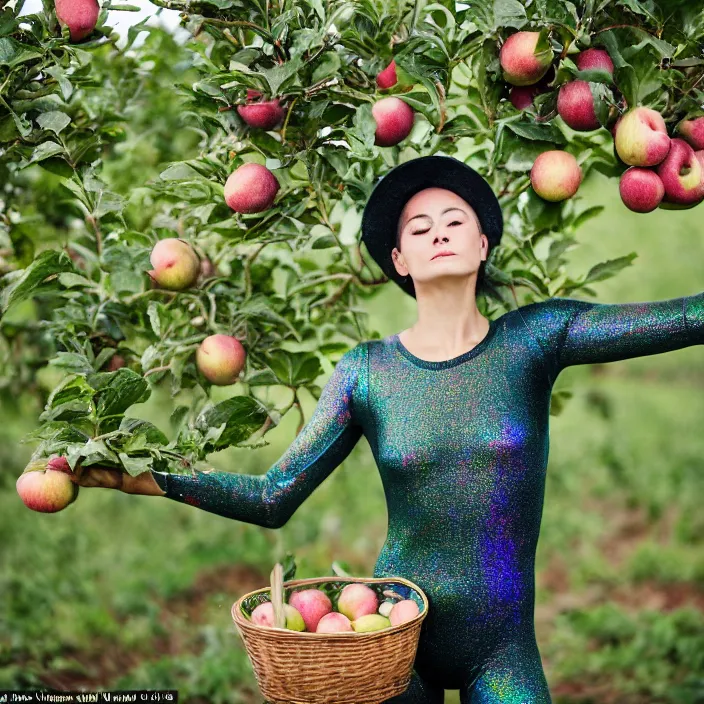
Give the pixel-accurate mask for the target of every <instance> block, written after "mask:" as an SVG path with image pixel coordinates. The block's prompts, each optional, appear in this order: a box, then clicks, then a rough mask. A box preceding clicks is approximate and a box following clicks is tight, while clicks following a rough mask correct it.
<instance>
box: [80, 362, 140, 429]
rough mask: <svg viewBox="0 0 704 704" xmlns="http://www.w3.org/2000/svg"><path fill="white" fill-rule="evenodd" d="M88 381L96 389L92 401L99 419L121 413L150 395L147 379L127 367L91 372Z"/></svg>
mask: <svg viewBox="0 0 704 704" xmlns="http://www.w3.org/2000/svg"><path fill="white" fill-rule="evenodd" d="M89 381H90V383H91V384H93V386H95V388H96V389H97V391H96V393H95V399H94V401H95V408H96V415H97V417H98V418H99V419H101V418H109V417H111V416H116V415H121V414H123V413H124V412H125V411H126V410H127V409H128V408H129V407H130V406H132V405H133V404H135V403H144V402H145V401H146V400H148V399H149V397H150V395H151V389H150V387H149V383H148V382H147V380H146V379H145V378H144V377H143V376H141V375H139V374H137V373H136V372H134V371H132V370H131V369H129V368H128V367H122V368H121V369H118V370H117V371H115V372H98V373H97V374H92V375H91V376H90V377H89Z"/></svg>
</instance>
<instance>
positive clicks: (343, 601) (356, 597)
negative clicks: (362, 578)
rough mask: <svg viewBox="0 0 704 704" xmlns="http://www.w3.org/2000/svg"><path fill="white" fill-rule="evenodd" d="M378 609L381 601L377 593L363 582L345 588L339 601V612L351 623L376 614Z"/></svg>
mask: <svg viewBox="0 0 704 704" xmlns="http://www.w3.org/2000/svg"><path fill="white" fill-rule="evenodd" d="M378 608H379V599H378V598H377V595H376V592H375V591H374V590H373V589H372V588H371V587H368V586H367V585H366V584H362V583H361V582H353V583H352V584H348V585H347V586H345V587H343V588H342V591H341V592H340V596H339V598H338V600H337V610H338V611H339V612H340V613H341V614H344V615H345V616H347V618H348V619H350V621H355V620H357V619H358V618H360V617H361V616H366V615H368V614H374V613H376V610H377V609H378Z"/></svg>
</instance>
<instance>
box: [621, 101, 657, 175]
mask: <svg viewBox="0 0 704 704" xmlns="http://www.w3.org/2000/svg"><path fill="white" fill-rule="evenodd" d="M614 143H615V144H616V151H617V152H618V155H619V157H620V158H621V159H622V161H624V162H625V163H626V164H629V165H630V166H655V165H656V164H659V163H660V162H661V161H662V160H663V159H664V158H665V157H666V156H667V153H668V151H669V150H670V137H669V135H668V134H667V127H666V126H665V120H663V118H662V115H661V114H660V113H659V112H658V111H657V110H653V109H651V108H646V107H643V106H638V107H635V108H633V109H631V110H629V111H628V112H625V113H624V114H623V115H621V118H620V121H619V123H618V128H617V129H616V138H615V139H614Z"/></svg>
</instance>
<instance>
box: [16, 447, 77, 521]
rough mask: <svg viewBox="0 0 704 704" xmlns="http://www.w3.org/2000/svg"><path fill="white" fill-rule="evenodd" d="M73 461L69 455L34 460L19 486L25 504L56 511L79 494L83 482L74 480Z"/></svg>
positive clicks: (34, 508)
mask: <svg viewBox="0 0 704 704" xmlns="http://www.w3.org/2000/svg"><path fill="white" fill-rule="evenodd" d="M72 474H73V472H72V470H71V465H69V463H68V460H67V459H66V458H65V457H52V458H51V459H49V460H47V459H38V460H34V461H32V462H30V463H29V464H28V465H27V466H26V467H25V469H24V472H22V474H21V475H20V476H19V477H18V478H17V482H16V483H15V487H16V489H17V493H18V494H19V495H20V498H21V499H22V501H23V503H24V505H25V506H26V507H27V508H31V509H32V511H39V512H41V513H56V512H57V511H61V510H63V509H65V508H66V507H67V506H68V505H69V504H72V503H73V502H74V501H75V500H76V498H77V497H78V490H79V488H80V487H79V485H78V484H74V482H73V481H72V480H71V475H72Z"/></svg>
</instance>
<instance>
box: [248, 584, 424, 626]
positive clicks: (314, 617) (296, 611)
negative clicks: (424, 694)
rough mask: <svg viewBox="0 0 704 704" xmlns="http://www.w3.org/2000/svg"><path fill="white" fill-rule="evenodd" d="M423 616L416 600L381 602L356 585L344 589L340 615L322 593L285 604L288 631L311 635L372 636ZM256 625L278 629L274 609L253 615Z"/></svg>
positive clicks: (302, 594)
mask: <svg viewBox="0 0 704 704" xmlns="http://www.w3.org/2000/svg"><path fill="white" fill-rule="evenodd" d="M419 612H420V610H419V608H418V604H416V602H415V601H413V599H398V600H397V599H394V598H388V599H386V600H384V601H381V602H380V601H379V597H378V596H377V593H376V592H375V591H374V590H373V589H372V588H371V587H369V586H367V585H366V584H362V583H361V582H353V583H351V584H348V585H346V586H345V587H343V588H342V591H341V592H340V596H339V597H338V600H337V611H335V610H334V609H333V604H332V601H331V600H330V598H329V597H328V595H327V594H326V593H325V592H324V591H322V590H321V589H301V590H299V591H295V592H293V593H292V594H291V596H290V597H289V601H288V603H284V615H285V616H286V628H287V629H289V630H291V631H306V632H308V633H344V632H347V631H352V632H357V633H368V632H370V631H380V630H382V629H384V628H390V627H391V626H398V625H399V624H401V623H405V622H406V621H410V620H411V619H413V618H415V617H416V616H417V615H418V613H419ZM252 622H253V623H256V624H257V625H259V626H268V627H270V628H273V627H274V605H273V604H272V603H271V602H270V601H265V602H263V603H262V604H259V606H257V607H256V608H255V609H254V610H253V611H252Z"/></svg>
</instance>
